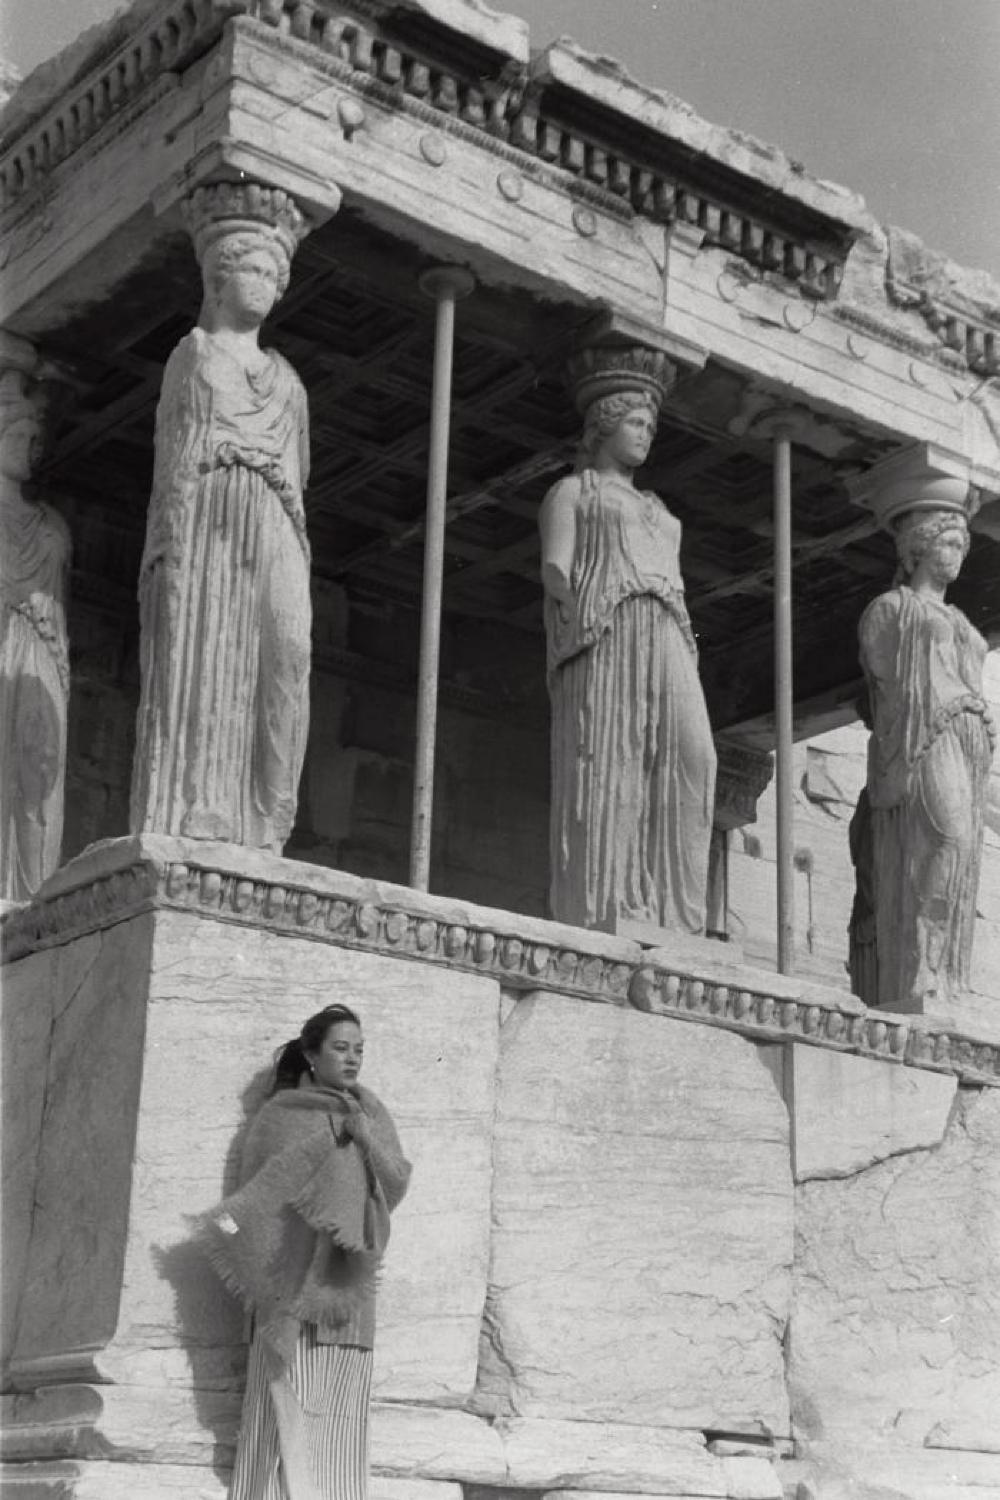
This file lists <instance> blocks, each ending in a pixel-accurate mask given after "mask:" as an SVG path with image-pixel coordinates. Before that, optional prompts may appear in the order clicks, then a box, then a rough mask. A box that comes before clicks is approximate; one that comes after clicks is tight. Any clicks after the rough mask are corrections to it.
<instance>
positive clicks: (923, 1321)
mask: <svg viewBox="0 0 1000 1500" xmlns="http://www.w3.org/2000/svg"><path fill="white" fill-rule="evenodd" d="M213 850H214V852H213ZM199 857H200V859H201V864H200V866H199V865H197V864H196V865H192V860H193V859H197V858H199ZM12 923H13V924H16V926H15V927H13V928H12V925H11V924H12ZM8 929H9V930H14V931H16V933H17V934H18V935H19V937H18V941H19V942H20V943H21V944H22V946H23V945H25V944H26V945H27V950H28V951H25V952H24V956H22V957H19V958H17V959H15V960H14V961H13V962H12V963H11V964H9V965H8V968H7V971H6V982H5V986H4V1001H3V1013H4V1023H5V1027H8V1028H9V1031H10V1034H11V1035H12V1036H13V1037H14V1038H15V1039H16V1040H18V1041H19V1042H20V1043H21V1045H22V1046H23V1048H24V1049H25V1054H24V1055H26V1056H30V1058H31V1059H32V1065H33V1071H34V1073H35V1074H36V1075H37V1076H38V1077H39V1078H40V1079H42V1080H44V1082H43V1086H42V1100H41V1104H40V1105H39V1104H38V1102H37V1100H35V1101H32V1100H31V1099H30V1098H28V1097H27V1096H26V1095H25V1094H24V1092H23V1091H22V1093H21V1094H18V1093H17V1091H16V1090H15V1091H14V1094H13V1096H12V1103H13V1104H14V1105H15V1106H18V1105H19V1103H20V1104H21V1105H23V1108H24V1114H23V1119H21V1120H20V1122H19V1128H16V1129H15V1131H14V1134H13V1142H14V1144H13V1147H12V1149H11V1152H10V1156H9V1160H5V1172H6V1171H8V1169H9V1171H10V1180H11V1184H12V1188H13V1206H14V1209H15V1212H16V1211H17V1210H19V1209H20V1210H22V1211H23V1212H22V1213H20V1214H18V1220H19V1222H20V1224H21V1229H20V1230H19V1231H18V1234H15V1236H14V1239H13V1241H12V1244H13V1252H12V1256H11V1259H10V1260H8V1271H7V1280H8V1288H7V1295H8V1299H9V1301H8V1309H9V1317H10V1319H11V1322H10V1326H11V1329H12V1338H13V1344H14V1347H13V1350H12V1351H8V1352H10V1353H12V1363H11V1371H10V1376H9V1378H8V1385H9V1387H10V1388H11V1390H10V1394H9V1395H8V1396H7V1397H6V1398H5V1407H6V1411H5V1420H6V1426H7V1437H6V1443H7V1449H6V1452H7V1464H6V1467H5V1469H4V1471H3V1472H4V1479H5V1481H6V1486H7V1487H6V1488H5V1493H9V1494H11V1495H12V1496H14V1497H18V1496H23V1497H29V1496H30V1497H41V1496H46V1497H49V1500H51V1497H54V1496H57V1495H58V1496H60V1497H67V1500H68V1497H95V1500H96V1497H101V1500H117V1497H119V1496H121V1497H125V1496H136V1495H141V1496H142V1497H143V1500H161V1497H162V1500H166V1497H168V1496H170V1497H172V1496H174V1495H181V1494H187V1495H198V1496H200V1497H202V1500H222V1496H223V1494H224V1487H225V1478H226V1474H227V1471H228V1467H229V1465H230V1463H231V1460H232V1453H233V1445H234V1442H235V1435H236V1431H237V1425H238V1418H239V1406H240V1393H241V1387H242V1379H243V1370H244V1362H245V1349H244V1344H243V1336H244V1327H243V1318H242V1314H241V1312H240V1309H239V1308H238V1307H237V1306H236V1304H235V1303H234V1302H233V1300H232V1299H231V1298H230V1297H229V1295H228V1294H227V1293H226V1292H225V1291H224V1290H223V1288H222V1286H221V1284H220V1283H219V1282H218V1281H217V1280H216V1278H215V1277H214V1274H213V1273H212V1272H211V1270H210V1268H209V1267H208V1265H207V1263H206V1262H205V1261H204V1260H203V1259H202V1256H201V1252H200V1251H199V1250H198V1249H197V1247H196V1246H195V1244H194V1243H193V1230H194V1219H195V1217H196V1216H197V1214H198V1213H200V1212H201V1211H203V1210H204V1209H207V1208H209V1207H210V1206H211V1205H212V1204H213V1203H214V1202H216V1201H217V1200H218V1198H219V1197H220V1196H221V1195H222V1194H223V1192H224V1191H225V1190H226V1188H227V1187H228V1186H229V1185H230V1184H231V1182H232V1180H233V1174H234V1171H235V1166H236V1160H237V1155H238V1149H239V1142H240V1138H241V1135H242V1131H243V1129H244V1126H245V1122H246V1120H247V1118H248V1117H249V1115H250V1114H252V1112H253V1110H254V1109H255V1108H256V1106H257V1103H258V1102H259V1100H260V1098H261V1096H262V1090H263V1088H264V1086H265V1081H266V1069H267V1066H268V1064H269V1062H270V1059H271V1057H272V1055H273V1052H274V1049H275V1048H276V1047H277V1046H278V1045H279V1044H280V1043H281V1042H282V1041H284V1040H285V1039H286V1038H287V1037H288V1036H289V1035H292V1034H294V1033H295V1032H296V1031H297V1029H298V1027H299V1025H300V1023H301V1021H302V1019H303V1018H304V1016H305V1015H307V1014H308V1013H309V1012H311V1011H312V1010H314V1009H316V1008H318V1007H319V1006H320V1005H322V1004H325V1003H327V1002H328V1001H330V1000H332V999H342V1000H346V1001H347V1002H348V1003H349V1004H352V1005H355V1006H357V1007H358V1008H359V1010H360V1011H361V1013H362V1015H363V1018H364V1023H365V1029H366V1033H367V1036H368V1042H369V1058H368V1061H367V1062H366V1072H367V1082H368V1083H369V1084H370V1085H371V1086H372V1087H373V1088H374V1089H375V1090H376V1092H377V1093H379V1094H380V1095H381V1096H382V1097H383V1098H384V1099H385V1100H386V1102H387V1103H388V1104H389V1105H390V1107H391V1108H392V1110H393V1113H394V1114H395V1116H396V1118H397V1121H398V1123H399V1126H400V1131H401V1135H402V1137H403V1140H404V1142H405V1145H406V1148H407V1150H408V1152H409V1154H410V1156H411V1157H412V1159H413V1162H414V1169H415V1170H414V1179H413V1187H412V1191H411V1193H410V1195H409V1197H408V1198H407V1199H406V1201H405V1202H404V1204H403V1205H402V1207H401V1208H400V1210H399V1212H398V1214H397V1216H396V1218H395V1221H394V1230H393V1238H392V1241H391V1244H390V1248H389V1253H388V1256H387V1260H386V1265H385V1274H384V1283H383V1289H382V1294H381V1299H380V1309H379V1315H380V1332H379V1342H378V1348H377V1357H376V1388H375V1407H374V1413H373V1433H372V1461H373V1469H374V1476H375V1477H374V1482H373V1491H372V1494H373V1500H463V1497H464V1500H489V1497H490V1496H491V1495H494V1496H495V1500H500V1495H501V1493H502V1494H503V1495H504V1496H505V1497H506V1500H511V1492H516V1491H519V1490H520V1491H525V1492H526V1500H530V1497H531V1496H538V1495H541V1494H546V1495H552V1496H556V1495H557V1494H558V1495H559V1496H560V1500H574V1497H576V1496H577V1495H580V1496H583V1495H587V1496H590V1497H594V1500H596V1497H597V1496H599V1495H601V1494H610V1493H615V1494H620V1495H631V1494H640V1493H641V1494H651V1495H664V1496H667V1495H671V1496H675V1497H686V1500H694V1497H717V1500H781V1496H782V1495H783V1494H785V1495H787V1496H793V1495H794V1496H795V1497H796V1500H842V1497H844V1500H846V1497H847V1496H848V1495H849V1496H851V1497H852V1500H858V1497H860V1500H969V1497H970V1496H971V1495H972V1494H973V1493H974V1495H975V1500H990V1497H993V1500H998V1497H1000V1442H997V1440H996V1435H995V1422H994V1413H995V1411H996V1410H997V1409H998V1407H1000V1384H998V1382H1000V1304H998V1302H997V1293H996V1287H997V1285H998V1284H1000V1235H998V1231H997V1213H996V1205H997V1203H998V1202H1000V1179H998V1175H997V1162H998V1161H1000V1152H998V1146H1000V1089H998V1088H997V1087H991V1086H988V1085H989V1079H995V1078H1000V1057H998V1056H994V1055H993V1052H991V1053H990V1057H987V1056H986V1053H985V1052H983V1053H982V1054H981V1055H980V1054H978V1053H976V1054H973V1053H971V1052H969V1053H967V1054H963V1053H961V1051H960V1050H959V1048H958V1043H957V1041H956V1040H955V1039H952V1041H951V1042H950V1044H949V1045H950V1047H951V1049H952V1050H951V1052H950V1053H949V1052H947V1051H946V1052H941V1051H940V1048H938V1050H937V1051H934V1052H932V1053H928V1052H927V1051H926V1049H923V1048H918V1049H917V1051H916V1052H915V1053H913V1055H912V1056H913V1058H918V1057H919V1058H923V1059H925V1061H924V1062H922V1063H921V1064H920V1065H919V1066H916V1065H913V1064H912V1062H911V1052H910V1048H909V1044H908V1043H907V1042H906V1038H907V1036H908V1035H909V1032H910V1030H911V1029H912V1027H913V1026H914V1025H915V1023H912V1022H908V1021H905V1020H900V1018H895V1019H894V1020H892V1025H893V1026H894V1027H896V1028H897V1031H896V1033H893V1034H895V1035H897V1036H898V1037H899V1038H902V1040H901V1041H893V1040H892V1037H891V1035H890V1033H889V1026H888V1024H883V1025H882V1026H881V1030H880V1029H879V1026H878V1024H877V1019H878V1018H877V1017H876V1020H875V1022H872V1023H871V1024H872V1025H874V1027H875V1029H874V1030H871V1029H870V1028H869V1029H868V1030H864V1031H860V1032H855V1031H853V1030H852V1032H851V1034H850V1035H851V1036H852V1037H854V1038H855V1039H854V1040H853V1041H851V1039H850V1037H849V1036H848V1034H847V1032H846V1031H845V1029H844V1025H843V1024H841V1025H839V1026H838V1027H836V1028H830V1027H826V1028H824V1027H822V1026H821V1027H819V1028H818V1029H817V1026H816V1020H817V1017H818V1015H819V1013H820V1012H822V1011H823V1008H824V1006H827V1005H829V1004H831V1003H833V1002H831V1001H828V1000H827V999H824V996H823V992H821V991H820V990H818V989H816V988H813V989H809V988H808V986H807V987H806V989H805V990H804V991H803V998H802V999H801V1000H799V999H796V998H794V996H795V994H797V992H796V991H795V989H794V985H793V984H792V982H791V981H788V980H784V981H779V980H777V979H776V978H774V977H773V976H770V977H769V976H767V975H763V974H762V973H761V972H760V971H756V970H754V969H752V968H751V967H748V966H742V967H740V966H734V967H733V973H732V974H731V975H730V976H729V979H730V981H731V984H730V985H729V986H728V987H723V988H727V992H728V990H729V989H731V985H736V986H738V988H739V993H740V994H741V995H742V994H744V993H746V994H751V993H755V992H756V991H758V990H761V989H763V987H764V985H765V984H766V983H767V982H768V980H769V979H770V983H771V984H772V986H773V991H772V992H773V994H774V995H775V997H776V998H775V1000H774V1002H773V1003H772V1004H771V1005H770V1007H769V1008H767V1007H762V1008H759V1009H758V1011H756V1012H755V1013H754V1014H755V1015H757V1016H758V1017H759V1019H758V1020H756V1021H755V1020H754V1019H753V1018H752V1017H751V1019H750V1021H749V1022H747V1023H746V1024H744V1023H743V1022H738V1021H737V1020H736V1019H735V1017H736V1015H737V1012H736V1011H734V1012H733V1013H732V1017H733V1019H730V1020H729V1021H725V1020H723V1022H722V1024H724V1025H726V1026H727V1027H728V1029H720V1024H719V1023H720V1017H721V1016H722V1015H723V1012H722V1011H720V1009H719V1004H718V1003H719V1002H720V1000H721V997H722V993H723V990H722V988H720V987H719V986H718V985H717V984H715V982H714V980H713V977H712V976H713V972H714V971H713V970H712V964H711V963H710V962H709V961H708V960H707V959H706V960H704V962H703V969H704V982H702V981H696V980H691V981H690V982H689V984H688V988H687V989H686V990H685V991H683V994H682V998H681V1002H680V1007H679V1009H678V1011H677V1013H675V1014H663V1013H660V1014H657V1013H654V1012H652V1011H650V1010H649V1009H648V1008H644V1009H642V1010H640V1009H635V1008H633V1006H631V1005H629V1004H628V1003H627V996H628V995H629V994H630V993H632V992H633V988H634V986H635V984H636V982H637V981H638V980H639V979H640V978H641V977H642V976H643V975H647V974H648V973H649V972H650V970H649V964H650V962H651V960H650V958H649V957H648V955H646V956H644V955H643V954H642V952H641V950H640V949H639V948H638V945H637V944H635V943H631V942H628V941H625V940H623V939H620V938H612V937H606V936H603V935H600V934H586V933H580V932H576V931H575V930H573V929H569V928H561V927H559V926H557V925H556V924H553V923H548V922H539V921H532V920H531V919H529V918H525V917H515V916H512V915H511V914H510V913H503V912H496V911H489V910H487V909H483V908H476V907H472V906H470V905H468V904H467V903H458V902H454V901H448V900H445V899H444V898H440V897H430V896H419V895H417V894H416V893H413V892H407V891H403V890H399V889H398V888H393V887H388V886H383V885H377V884H375V883H373V882H365V881H360V880H357V879H353V878H352V877H350V876H345V875H343V874H340V873H337V872H333V871H328V870H324V869H319V868H310V867H307V866H302V865H297V864H295V863H293V862H291V861H287V860H277V859H271V858H268V857H265V856H259V855H252V854H250V853H249V852H247V851H233V850H229V851H227V850H226V849H225V846H192V845H188V844H184V843H183V842H181V841H175V840H148V841H146V842H145V843H144V844H139V843H138V841H129V842H128V843H127V844H125V845H122V846H119V845H110V846H108V847H107V848H106V849H104V850H97V851H94V852H93V853H92V854H90V855H88V856H87V857H86V858H85V860H83V861H80V867H79V870H78V871H77V873H74V871H73V869H70V870H69V871H63V872H62V873H61V874H60V876H58V877H56V884H55V888H54V889H53V892H52V896H51V901H50V902H49V904H48V905H45V904H44V903H40V904H39V907H38V915H37V917H36V916H34V915H31V914H25V913H24V912H21V913H16V914H14V915H13V917H12V918H11V919H9V921H8ZM18 951H20V950H18ZM657 962H660V963H664V964H669V962H670V955H669V951H668V950H661V951H660V952H659V953H658V956H657ZM679 962H680V963H681V964H682V972H688V971H690V969H691V967H692V965H693V966H694V967H695V968H696V969H697V967H698V963H699V960H698V959H697V957H695V956H692V955H691V954H690V953H687V954H685V955H684V956H683V958H682V959H679ZM719 972H721V969H720V970H719ZM782 986H784V988H782ZM635 993H636V995H637V996H638V995H640V994H642V993H644V991H643V990H642V987H641V986H640V988H639V989H638V990H636V991H635ZM828 993H829V992H828ZM684 997H686V998H684ZM702 998H704V999H705V1006H704V1008H703V1009H700V1010H699V1009H697V1008H696V1007H697V1005H699V1004H700V1001H701V999H702ZM739 1013H740V1014H744V1012H743V1011H740V1012H739ZM725 1014H726V1015H729V1012H728V1011H727V1012H725ZM839 1014H841V1016H842V1019H843V1018H844V1017H848V1018H849V1017H850V1016H851V1015H853V1014H854V1012H852V1011H850V1010H848V1011H844V1012H842V1013H839ZM685 1015H686V1016H687V1017H688V1018H687V1019H685V1018H684V1017H685ZM765 1017H767V1019H765ZM796 1017H798V1018H799V1021H796V1020H795V1018H796ZM884 1019H885V1022H886V1023H888V1021H889V1020H890V1019H891V1018H884ZM793 1022H795V1024H796V1025H798V1024H799V1022H801V1024H802V1026H803V1027H804V1028H809V1027H811V1028H812V1030H811V1032H810V1031H808V1030H807V1031H806V1033H805V1034H811V1035H812V1036H813V1037H814V1039H816V1044H815V1045H804V1044H803V1043H802V1041H801V1039H800V1040H799V1041H797V1042H792V1041H784V1042H782V1040H781V1030H782V1028H783V1027H787V1026H789V1025H791V1024H792V1023H793ZM706 1023H707V1024H706ZM852 1024H853V1023H852ZM865 1024H866V1026H868V1023H867V1022H866V1023H865ZM741 1026H742V1027H743V1029H742V1030H740V1027H741ZM883 1034H884V1035H883ZM915 1035H916V1033H915V1032H914V1036H915ZM800 1036H801V1034H800ZM864 1037H870V1038H871V1042H870V1046H871V1048H872V1049H875V1050H873V1051H872V1055H869V1056H858V1055H855V1054H854V1052H853V1051H852V1050H847V1051H845V1050H843V1048H844V1046H845V1045H847V1046H848V1047H851V1048H853V1047H857V1046H860V1045H862V1043H863V1038H864ZM824 1038H827V1039H828V1040H825V1041H824V1040H823V1039H824ZM834 1038H836V1039H837V1040H836V1041H835V1042H834V1041H831V1040H829V1039H834ZM865 1045H868V1044H865ZM878 1048H881V1049H882V1050H881V1051H877V1049H878ZM8 1050H9V1049H8ZM995 1050H996V1049H994V1051H995ZM876 1053H877V1055H876ZM963 1056H967V1058H968V1059H969V1061H968V1062H966V1063H963V1062H962V1061H961V1058H962V1057H963ZM949 1057H951V1058H952V1061H951V1062H948V1061H947V1060H946V1059H947V1058H949ZM935 1059H940V1060H935ZM989 1068H992V1073H990V1074H989V1079H988V1078H987V1071H986V1070H987V1069H989ZM977 1069H978V1070H979V1071H978V1073H977ZM977 1079H978V1081H977ZM9 1217H10V1216H9V1215H8V1218H9ZM11 1263H13V1267H14V1274H15V1277H16V1281H15V1282H14V1283H11V1282H10V1279H9V1278H10V1269H9V1267H10V1265H11ZM18 1271H20V1272H21V1274H20V1276H17V1272H18ZM5 1321H6V1320H5ZM873 1475H877V1476H878V1482H877V1484H875V1482H874V1480H872V1479H871V1476H873ZM873 1485H874V1487H872V1486H873Z"/></svg>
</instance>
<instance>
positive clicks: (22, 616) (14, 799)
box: [0, 368, 70, 901]
mask: <svg viewBox="0 0 1000 1500" xmlns="http://www.w3.org/2000/svg"><path fill="white" fill-rule="evenodd" d="M42 422H43V408H42V395H41V388H40V387H39V386H38V385H37V384H36V383H35V382H34V381H33V380H32V379H31V376H30V374H29V373H27V372H26V371H25V370H22V369H16V368H7V369H5V370H4V371H3V374H2V376H0V603H2V615H3V619H2V625H0V629H2V632H3V634H2V639H0V744H2V763H0V874H2V880H0V896H2V897H3V898H4V899H5V900H9V901H27V900H29V899H30V898H31V896H32V895H33V894H34V892H35V891H37V890H38V887H39V886H40V885H41V884H42V882H43V881H44V880H45V879H46V877H47V876H49V875H51V874H52V872H53V870H55V868H56V866H57V865H58V863H59V855H60V850H61V847H62V834H63V797H64V789H65V778H66V708H67V703H68V699H69V658H68V649H67V641H66V590H67V579H68V574H69V561H70V537H69V528H68V527H67V525H66V522H65V521H64V520H63V518H62V516H60V515H59V514H58V513H57V512H56V511H55V510H53V509H52V507H51V506H50V505H46V504H44V503H43V502H41V501H38V500H36V499H34V498H33V497H32V496H31V495H30V494H29V493H26V488H25V487H26V485H27V483H28V481H29V480H30V478H31V474H32V470H33V468H34V466H35V464H36V462H37V458H38V453H39V448H40V444H41V434H42Z"/></svg>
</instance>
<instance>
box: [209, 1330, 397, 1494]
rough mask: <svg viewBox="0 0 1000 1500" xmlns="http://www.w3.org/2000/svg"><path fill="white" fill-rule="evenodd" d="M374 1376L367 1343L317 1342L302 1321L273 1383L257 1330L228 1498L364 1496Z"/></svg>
mask: <svg viewBox="0 0 1000 1500" xmlns="http://www.w3.org/2000/svg"><path fill="white" fill-rule="evenodd" d="M371 1382H372V1351H371V1350H370V1349H361V1348H358V1347H357V1346H356V1345H353V1344H320V1343H317V1341H316V1330H315V1328H314V1327H313V1325H312V1324H310V1323H304V1324H303V1325H302V1328H301V1331H300V1333H299V1339H298V1343H297V1344H296V1347H295V1356H294V1358H293V1360H292V1362H291V1364H290V1365H289V1367H288V1370H287V1373H286V1375H285V1376H284V1377H282V1379H281V1380H280V1381H279V1382H277V1384H272V1380H271V1376H270V1372H269V1370H268V1367H267V1361H266V1358H265V1353H264V1349H263V1346H262V1343H261V1340H260V1337H259V1335H258V1334H256V1333H255V1334H254V1337H253V1342H252V1344H251V1346H250V1362H249V1366H248V1369H247V1386H246V1395H245V1396H244V1398H243V1416H242V1419H241V1422H240V1436H239V1442H238V1444H237V1447H236V1462H235V1464H234V1466H233V1477H232V1480H231V1481H230V1486H229V1500H366V1494H367V1486H368V1408H369V1402H370V1398H371Z"/></svg>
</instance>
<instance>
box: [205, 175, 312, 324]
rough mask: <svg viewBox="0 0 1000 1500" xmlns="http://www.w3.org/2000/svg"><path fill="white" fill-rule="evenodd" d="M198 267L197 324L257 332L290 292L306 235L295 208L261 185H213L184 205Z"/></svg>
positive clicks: (279, 193) (284, 197)
mask: <svg viewBox="0 0 1000 1500" xmlns="http://www.w3.org/2000/svg"><path fill="white" fill-rule="evenodd" d="M184 217H185V219H186V221H187V224H188V228H189V229H190V231H191V236H192V238H193V240H194V248H195V254H196V255H197V257H198V261H199V264H200V265H201V274H202V281H203V283H204V288H205V300H204V304H203V307H202V316H201V321H202V325H203V326H206V327H216V326H219V324H220V323H221V324H223V325H227V326H233V325H235V326H237V327H242V328H255V327H258V326H259V325H260V324H261V323H262V322H263V321H264V319H265V318H266V317H267V315H268V313H269V312H270V311H271V309H272V308H273V306H274V304H275V303H276V302H277V301H278V300H279V298H281V297H282V296H283V295H284V293H285V291H286V290H287V287H288V277H289V272H290V270H291V264H292V256H293V255H294V253H295V247H296V245H297V244H298V242H299V240H300V239H301V238H302V236H303V235H304V234H305V232H306V222H305V219H304V218H303V216H302V213H301V212H300V210H299V208H298V207H297V205H296V204H295V202H294V201H293V200H292V199H291V198H290V197H289V196H288V194H287V193H285V192H282V191H281V189H279V188H268V187H264V186H262V185H261V184H259V183H252V182H246V183H232V182H220V183H213V184H211V185H210V186H208V187H203V188H198V189H197V190H196V191H195V192H194V193H192V195H191V197H190V198H189V199H187V200H186V202H185V203H184Z"/></svg>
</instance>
